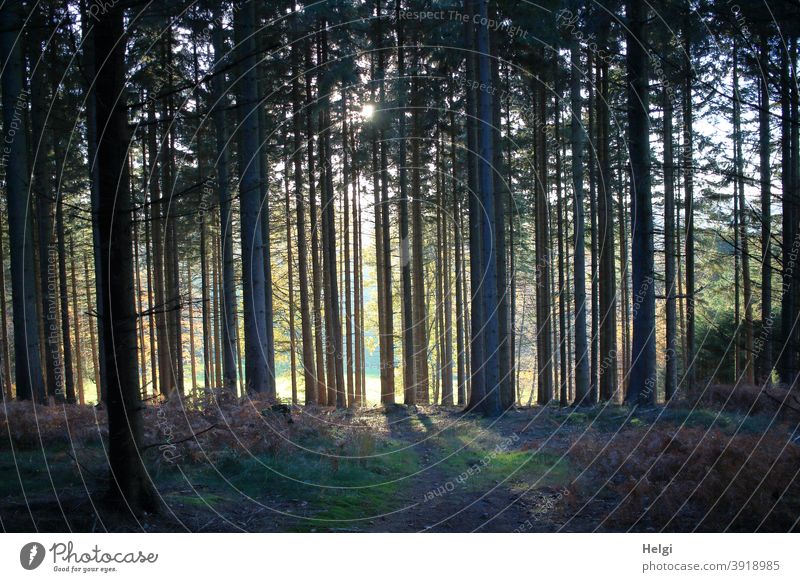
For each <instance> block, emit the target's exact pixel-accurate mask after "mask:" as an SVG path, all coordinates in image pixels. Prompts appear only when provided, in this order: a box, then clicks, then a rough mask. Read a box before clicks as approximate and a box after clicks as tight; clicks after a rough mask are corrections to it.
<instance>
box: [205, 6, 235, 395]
mask: <svg viewBox="0 0 800 582" xmlns="http://www.w3.org/2000/svg"><path fill="white" fill-rule="evenodd" d="M214 22H215V25H214V29H213V31H212V34H211V36H212V43H213V46H214V69H215V72H216V74H215V75H214V77H213V79H212V85H211V87H212V91H213V96H212V100H213V102H214V103H215V104H216V106H215V107H214V113H213V116H214V133H215V139H216V148H217V161H216V171H217V181H216V186H217V200H218V202H219V226H220V233H219V236H220V249H221V253H220V254H221V257H219V259H220V262H221V263H222V269H221V279H222V280H221V281H218V283H217V289H221V290H222V293H221V294H219V295H218V298H217V301H218V303H219V309H218V310H217V313H218V317H219V319H220V320H221V321H220V322H219V326H218V327H219V328H221V329H220V333H219V334H218V335H217V337H219V338H220V343H221V345H220V351H219V352H218V353H220V352H221V353H220V357H219V358H218V359H219V360H220V362H219V363H218V365H217V370H218V372H217V386H218V387H220V388H222V389H224V390H226V391H228V392H230V393H231V394H234V395H235V394H236V354H237V352H238V347H237V339H236V338H237V336H238V334H237V331H236V305H237V299H236V282H235V279H234V277H235V275H234V265H233V226H232V222H231V221H232V214H231V200H230V193H229V184H228V132H227V122H226V119H225V107H224V106H223V105H224V104H225V103H226V101H225V100H224V95H225V92H226V90H227V89H226V87H225V75H224V73H223V71H224V68H225V65H226V63H225V60H224V59H225V58H224V55H225V54H226V53H225V51H226V49H225V36H224V34H225V32H224V30H223V28H222V6H221V5H219V4H217V5H216V6H215V8H214ZM219 275H220V273H219V270H218V278H219ZM220 371H221V378H220Z"/></svg>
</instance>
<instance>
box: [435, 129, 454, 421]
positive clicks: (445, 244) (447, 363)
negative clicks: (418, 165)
mask: <svg viewBox="0 0 800 582" xmlns="http://www.w3.org/2000/svg"><path fill="white" fill-rule="evenodd" d="M438 148H439V149H438V151H439V152H440V154H439V160H440V163H441V164H442V165H443V164H444V156H445V149H444V148H445V145H444V139H443V137H442V136H441V134H440V135H439V143H438ZM455 171H456V169H455V167H453V168H452V179H453V180H456V173H455ZM440 187H441V191H442V199H441V201H440V202H439V212H440V214H441V217H442V220H441V224H442V226H441V228H442V239H443V240H442V249H443V250H442V254H443V255H444V261H443V265H442V270H443V273H442V286H443V294H444V296H443V298H442V304H441V306H442V308H443V309H444V367H443V369H442V405H444V406H453V281H452V278H451V276H452V254H451V252H452V251H451V248H452V247H451V244H450V228H449V226H448V220H447V213H446V212H445V209H446V208H447V205H446V201H445V197H446V186H445V180H444V175H442V176H441V186H440ZM451 195H452V196H453V197H454V198H455V196H456V192H455V190H452V191H451Z"/></svg>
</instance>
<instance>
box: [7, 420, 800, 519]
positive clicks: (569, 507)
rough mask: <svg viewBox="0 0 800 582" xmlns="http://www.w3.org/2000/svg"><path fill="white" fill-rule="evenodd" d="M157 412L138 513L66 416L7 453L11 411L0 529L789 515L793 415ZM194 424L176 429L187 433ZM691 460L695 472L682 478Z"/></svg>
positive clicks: (793, 494)
mask: <svg viewBox="0 0 800 582" xmlns="http://www.w3.org/2000/svg"><path fill="white" fill-rule="evenodd" d="M51 408H55V407H51ZM237 410H238V409H237ZM162 413H163V411H158V412H157V414H158V416H157V417H155V418H156V422H158V419H162V418H163V419H172V420H170V422H172V423H174V424H175V426H171V427H170V438H169V439H168V443H169V446H165V443H162V445H161V447H158V446H155V445H157V444H158V443H159V441H158V438H159V433H156V434H150V435H148V436H149V438H150V442H151V443H152V444H153V445H154V446H152V447H151V448H149V449H148V451H147V452H146V453H145V456H146V459H147V462H148V467H149V469H150V471H151V474H152V476H153V479H154V482H155V485H156V487H157V489H158V491H159V493H160V495H161V496H162V499H163V503H164V510H163V511H162V512H161V514H159V515H143V516H139V517H138V518H134V517H133V516H131V515H130V514H129V513H128V512H126V511H125V508H120V507H109V506H108V505H107V504H106V503H105V501H104V498H103V495H102V491H103V490H104V489H105V488H106V485H107V483H106V482H105V479H106V473H107V471H106V470H105V466H106V465H105V461H104V448H103V442H104V441H103V437H102V434H100V436H97V435H95V436H92V435H91V431H88V433H86V434H83V433H79V432H77V431H76V430H75V428H76V424H78V422H77V421H76V420H75V419H73V420H72V421H71V422H69V423H68V425H69V427H70V428H71V430H70V431H69V433H67V434H65V435H64V436H65V438H63V440H61V441H58V440H54V437H53V431H55V429H53V430H50V429H47V430H45V429H44V428H41V427H42V426H44V425H43V423H42V422H41V419H39V418H38V417H37V425H38V426H39V427H40V428H39V429H38V430H39V431H40V432H39V434H42V435H45V436H43V437H42V442H44V443H45V445H44V450H45V454H43V453H42V448H41V447H42V445H41V444H40V443H39V442H37V441H38V439H37V438H31V439H30V440H24V439H21V438H19V437H15V439H14V441H13V442H14V446H13V447H12V446H11V445H10V443H9V440H8V434H12V435H14V434H18V433H17V432H15V430H17V431H20V430H27V431H30V430H31V429H32V428H34V429H35V428H36V426H34V427H31V426H28V425H24V426H17V425H15V419H14V418H13V417H12V416H11V415H9V418H8V419H7V420H6V423H7V430H6V431H4V432H5V433H7V434H4V435H3V437H2V438H3V439H4V440H3V441H2V442H0V521H1V523H0V525H2V528H3V530H5V531H69V530H71V531H193V532H198V531H355V532H368V531H372V532H409V531H446V532H465V531H466V532H469V531H498V532H512V531H596V530H598V531H627V530H629V529H633V530H640V531H658V530H662V529H664V530H677V531H691V530H693V529H695V528H697V529H701V530H711V531H715V530H723V529H733V530H743V531H752V530H764V529H766V530H777V531H786V530H790V529H797V521H796V520H797V518H798V516H800V493H799V492H798V478H797V471H800V462H798V460H800V451H798V448H800V447H799V446H798V443H797V441H796V439H795V437H794V434H795V433H794V430H795V427H796V424H795V423H791V422H787V421H786V419H783V420H781V422H778V421H777V420H776V419H775V418H772V417H769V416H766V415H762V416H745V415H740V414H736V413H735V412H716V411H712V410H707V409H703V410H694V411H692V410H688V409H682V408H676V409H664V408H655V409H652V410H648V411H636V412H635V413H632V412H631V411H630V410H628V409H626V408H622V407H608V408H605V409H604V408H599V407H598V408H594V409H589V410H581V411H574V410H570V409H558V408H555V407H552V408H551V407H545V408H542V407H534V408H531V409H524V410H515V411H511V412H509V413H507V414H505V415H504V416H503V417H501V418H499V419H483V418H479V417H475V416H472V415H466V416H465V415H463V414H462V413H461V412H460V411H459V410H457V409H443V408H439V407H420V408H418V409H416V408H414V409H406V408H405V407H396V408H394V409H392V410H391V411H389V412H388V413H387V412H385V411H384V410H383V409H379V408H374V409H367V410H363V411H359V412H357V413H354V412H336V411H332V410H327V409H323V410H314V411H310V412H308V411H296V412H295V414H294V418H293V422H292V423H291V424H289V423H288V422H287V419H286V418H285V417H284V416H283V415H280V414H273V413H270V412H264V411H261V412H260V413H259V412H258V411H257V410H255V409H254V411H250V412H249V413H248V414H250V416H247V415H244V413H242V414H243V416H242V417H241V418H240V417H236V418H234V419H230V418H228V417H230V416H231V412H230V409H227V413H228V417H226V418H228V419H229V420H230V421H231V422H230V426H232V427H233V429H232V430H228V429H225V428H224V427H220V426H219V425H220V424H224V423H220V421H219V418H218V417H214V418H211V417H210V416H209V414H208V413H207V412H203V413H202V419H203V420H204V422H205V423H206V425H208V426H212V427H214V428H209V429H208V430H207V432H205V433H203V436H202V437H198V439H197V441H196V442H195V441H194V439H189V440H188V441H186V442H181V441H182V439H183V435H185V434H191V432H190V431H189V430H188V429H187V430H183V428H184V427H182V426H181V425H180V422H179V421H180V417H177V416H169V415H167V414H162ZM49 414H53V413H52V412H49ZM70 414H71V413H70ZM76 414H77V413H76ZM80 414H84V415H86V414H90V413H87V412H84V411H80ZM91 414H93V415H96V414H97V413H96V412H92V413H91ZM170 414H173V415H177V412H175V411H172V412H171V413H170ZM192 414H201V413H192ZM237 414H238V412H237ZM20 416H22V415H20ZM67 416H68V417H69V414H67ZM183 416H186V415H185V414H184V415H183ZM223 416H224V415H223ZM198 418H199V417H198ZM198 418H195V417H190V418H189V420H187V421H186V422H187V423H188V424H187V426H190V427H191V430H192V431H194V432H196V433H197V432H199V431H200V430H201V429H202V427H203V426H205V425H202V424H199V420H198ZM22 420H25V419H21V420H20V422H22ZM102 420H103V419H102V418H100V417H98V418H97V419H96V421H97V426H98V427H100V426H102ZM25 421H26V422H28V423H29V424H30V422H32V421H27V420H25ZM90 421H91V419H90V418H89V419H87V417H80V423H82V424H86V423H87V422H90ZM52 422H55V421H52ZM165 422H166V421H165ZM237 422H238V425H237ZM17 424H19V423H17ZM84 428H85V427H84ZM161 428H162V430H161V433H160V434H161V438H163V433H164V431H163V428H164V427H163V426H161ZM240 428H241V431H240ZM99 430H100V429H99V428H98V431H99ZM173 431H174V433H175V434H172V432H173ZM55 434H58V433H57V431H56V432H55ZM69 435H72V436H71V437H70V436H69ZM765 435H766V436H767V437H768V438H767V439H766V440H765ZM747 447H749V448H747ZM159 448H160V449H161V450H159ZM166 451H169V453H168V454H167V453H166ZM731 451H734V452H736V453H737V454H736V455H732V454H731ZM700 453H702V454H703V455H705V457H703V458H702V460H700V458H699V457H696V455H698V454H700ZM739 453H741V454H739ZM709 455H710V456H711V457H709ZM169 457H175V460H174V462H168V460H169V459H168V458H169ZM708 458H711V461H708ZM717 460H719V462H717ZM698 461H699V462H701V463H703V464H705V465H706V468H705V469H704V470H703V472H701V473H697V472H696V471H695V472H692V470H693V467H694V466H695V465H696V463H697V462H698ZM767 476H769V479H765V477H767ZM726 481H727V487H725V484H726ZM730 483H736V484H738V485H737V487H734V488H731V487H730ZM678 485H680V487H678ZM698 492H704V494H703V495H700V493H698ZM709 495H713V496H715V497H713V498H709ZM717 499H719V500H724V503H721V504H716V505H717V506H716V507H714V501H715V500H717ZM731 503H732V504H734V505H736V504H738V505H739V507H738V509H740V510H741V509H746V512H744V513H745V514H746V516H745V517H742V516H741V515H738V513H742V512H741V511H739V512H734V513H731V512H730V511H729V506H730V504H731ZM723 506H724V507H723ZM657 510H658V511H657ZM723 510H724V511H723Z"/></svg>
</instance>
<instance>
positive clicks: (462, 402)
mask: <svg viewBox="0 0 800 582" xmlns="http://www.w3.org/2000/svg"><path fill="white" fill-rule="evenodd" d="M450 165H451V172H452V176H453V178H452V182H451V187H450V191H451V192H452V196H453V245H454V246H455V287H456V291H455V293H456V360H457V362H456V370H457V371H456V392H457V399H458V400H457V404H458V406H462V407H463V406H466V404H467V368H466V358H467V354H466V350H467V348H466V345H465V341H464V337H465V335H466V334H465V330H464V328H465V324H464V322H465V321H466V320H465V318H464V307H463V305H464V303H465V301H466V300H465V298H464V294H463V293H462V291H463V289H464V282H463V274H464V265H463V262H464V259H463V252H462V251H463V248H464V243H463V233H462V231H461V220H460V219H461V204H460V203H459V199H460V197H461V191H460V189H459V188H458V163H457V158H456V118H455V112H454V111H453V107H452V105H451V107H450Z"/></svg>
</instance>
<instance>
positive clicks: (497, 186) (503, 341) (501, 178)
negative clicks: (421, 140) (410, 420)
mask: <svg viewBox="0 0 800 582" xmlns="http://www.w3.org/2000/svg"><path fill="white" fill-rule="evenodd" d="M489 16H490V18H492V19H496V18H497V11H496V9H495V8H494V7H492V9H491V13H490V15H489ZM501 36H502V35H501V34H500V33H499V32H498V31H496V30H495V31H493V33H492V34H491V35H490V41H491V42H492V52H493V57H492V58H491V62H490V66H491V83H492V86H493V87H495V88H498V89H499V88H500V87H502V83H501V80H500V58H499V57H498V56H497V55H498V53H499V42H500V38H501ZM490 97H492V99H491V102H492V132H491V134H492V135H491V137H492V142H493V143H492V155H493V159H492V183H493V186H492V187H493V194H494V220H495V226H494V245H493V247H494V250H495V254H494V258H493V260H494V261H495V264H496V270H497V338H498V339H497V341H498V353H497V358H498V382H499V383H498V392H499V396H500V407H501V408H502V409H503V410H508V409H509V408H511V407H512V406H514V385H513V381H512V374H511V369H512V368H511V359H512V355H513V349H512V346H511V333H510V331H511V330H510V329H509V319H510V318H509V294H510V293H509V285H508V262H507V260H508V253H507V250H506V203H507V199H508V194H509V188H510V184H508V183H507V182H506V180H505V178H506V169H505V164H506V163H510V159H509V160H504V159H503V139H502V135H501V132H500V128H501V126H502V122H503V120H502V101H501V99H500V97H499V95H497V94H495V95H490Z"/></svg>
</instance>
